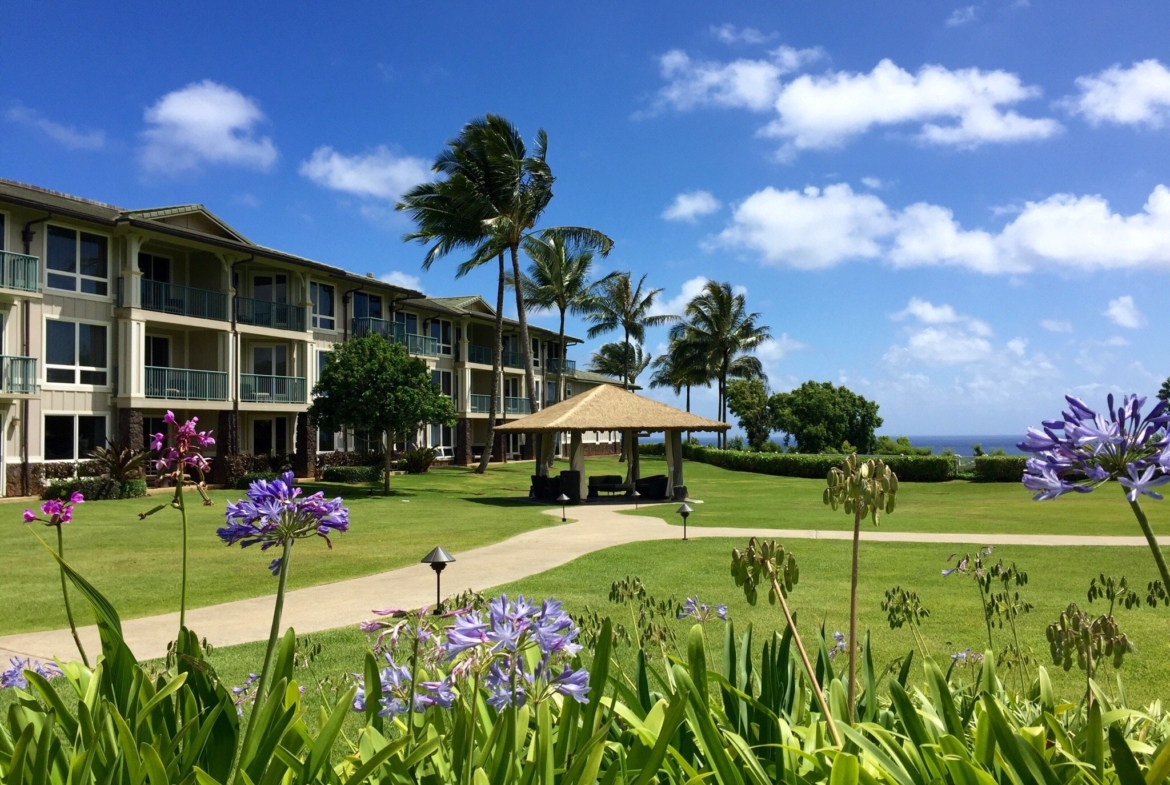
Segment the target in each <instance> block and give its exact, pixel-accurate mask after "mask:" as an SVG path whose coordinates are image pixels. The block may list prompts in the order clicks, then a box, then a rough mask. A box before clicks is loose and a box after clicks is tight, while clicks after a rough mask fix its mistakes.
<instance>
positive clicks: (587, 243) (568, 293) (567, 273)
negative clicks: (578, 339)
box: [521, 228, 613, 401]
mask: <svg viewBox="0 0 1170 785" xmlns="http://www.w3.org/2000/svg"><path fill="white" fill-rule="evenodd" d="M602 237H604V235H602ZM598 240H600V238H596V239H589V240H585V239H578V238H575V237H573V236H570V235H567V234H566V233H565V232H564V231H563V230H562V229H559V228H557V229H545V230H543V231H541V232H540V234H539V235H537V236H529V237H526V238H525V239H524V253H525V254H527V255H528V258H529V259H531V260H532V263H531V264H530V265H529V266H528V275H527V276H525V277H524V278H522V279H521V286H523V288H524V298H525V300H526V301H527V302H528V303H531V304H532V305H535V306H537V307H539V308H545V309H547V310H552V309H554V308H555V309H556V310H557V313H558V314H559V316H560V326H559V329H558V330H557V346H559V347H560V360H559V362H558V365H557V381H556V384H557V388H556V389H557V396H556V399H557V400H558V401H563V400H564V399H565V357H566V356H567V347H566V345H565V314H567V313H571V314H574V315H578V316H579V315H583V314H586V313H588V312H589V311H590V309H591V308H593V301H594V299H595V298H596V297H597V294H598V292H599V290H600V287H601V286H602V284H603V282H604V281H606V280H608V277H609V276H607V277H606V278H603V279H601V280H600V281H594V280H592V273H593V256H594V254H600V255H601V256H607V255H608V254H609V251H610V249H611V248H612V247H613V242H612V241H611V240H610V239H609V238H608V237H605V239H604V242H599V241H598ZM610 275H613V274H612V273H611V274H610Z"/></svg>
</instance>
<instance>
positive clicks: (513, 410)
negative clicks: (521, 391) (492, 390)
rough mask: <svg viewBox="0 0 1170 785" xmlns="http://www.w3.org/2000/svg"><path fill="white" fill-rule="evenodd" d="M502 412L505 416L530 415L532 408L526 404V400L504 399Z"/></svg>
mask: <svg viewBox="0 0 1170 785" xmlns="http://www.w3.org/2000/svg"><path fill="white" fill-rule="evenodd" d="M504 412H505V413H506V414H532V406H531V405H530V404H529V403H528V399H527V398H512V397H508V398H505V399H504Z"/></svg>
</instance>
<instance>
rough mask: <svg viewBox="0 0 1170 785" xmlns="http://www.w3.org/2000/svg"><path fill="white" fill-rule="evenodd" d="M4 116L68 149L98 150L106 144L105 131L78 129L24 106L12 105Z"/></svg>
mask: <svg viewBox="0 0 1170 785" xmlns="http://www.w3.org/2000/svg"><path fill="white" fill-rule="evenodd" d="M4 116H5V117H6V118H7V119H8V121H9V122H12V123H19V124H20V125H23V126H27V127H29V128H35V129H36V130H38V131H40V132H41V133H43V134H45V135H46V136H48V137H49V138H50V139H52V140H53V141H55V142H57V143H58V144H60V145H61V146H63V147H66V148H68V149H70V150H100V149H102V147H104V146H105V144H106V132H105V131H101V130H97V131H79V130H77V129H76V128H73V127H72V126H68V125H62V124H61V123H58V122H54V121H53V120H50V119H49V118H47V117H45V116H44V115H42V114H41V113H40V112H38V111H36V110H35V109H29V108H28V107H26V106H19V105H18V106H14V107H12V108H11V109H9V110H8V111H7V112H6V113H5V115H4Z"/></svg>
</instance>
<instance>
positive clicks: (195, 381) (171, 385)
mask: <svg viewBox="0 0 1170 785" xmlns="http://www.w3.org/2000/svg"><path fill="white" fill-rule="evenodd" d="M227 392H228V375H227V374H226V373H224V372H223V371H194V370H190V369H188V368H161V367H158V366H150V365H148V366H146V397H147V398H165V399H166V400H169V401H226V400H227V397H228V395H227Z"/></svg>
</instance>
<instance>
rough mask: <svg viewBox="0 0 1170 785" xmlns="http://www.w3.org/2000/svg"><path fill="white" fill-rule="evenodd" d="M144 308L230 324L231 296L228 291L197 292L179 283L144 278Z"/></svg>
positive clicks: (205, 290)
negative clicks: (229, 306) (229, 299)
mask: <svg viewBox="0 0 1170 785" xmlns="http://www.w3.org/2000/svg"><path fill="white" fill-rule="evenodd" d="M142 307H143V308H145V309H146V310H148V311H159V312H160V313H173V314H175V315H176V316H194V317H196V318H199V319H215V320H217V321H221V322H226V321H228V296H227V294H225V293H224V292H213V291H211V290H209V289H196V288H194V287H192V286H180V285H179V284H175V283H163V282H162V281H151V280H148V279H146V278H143V279H142Z"/></svg>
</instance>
